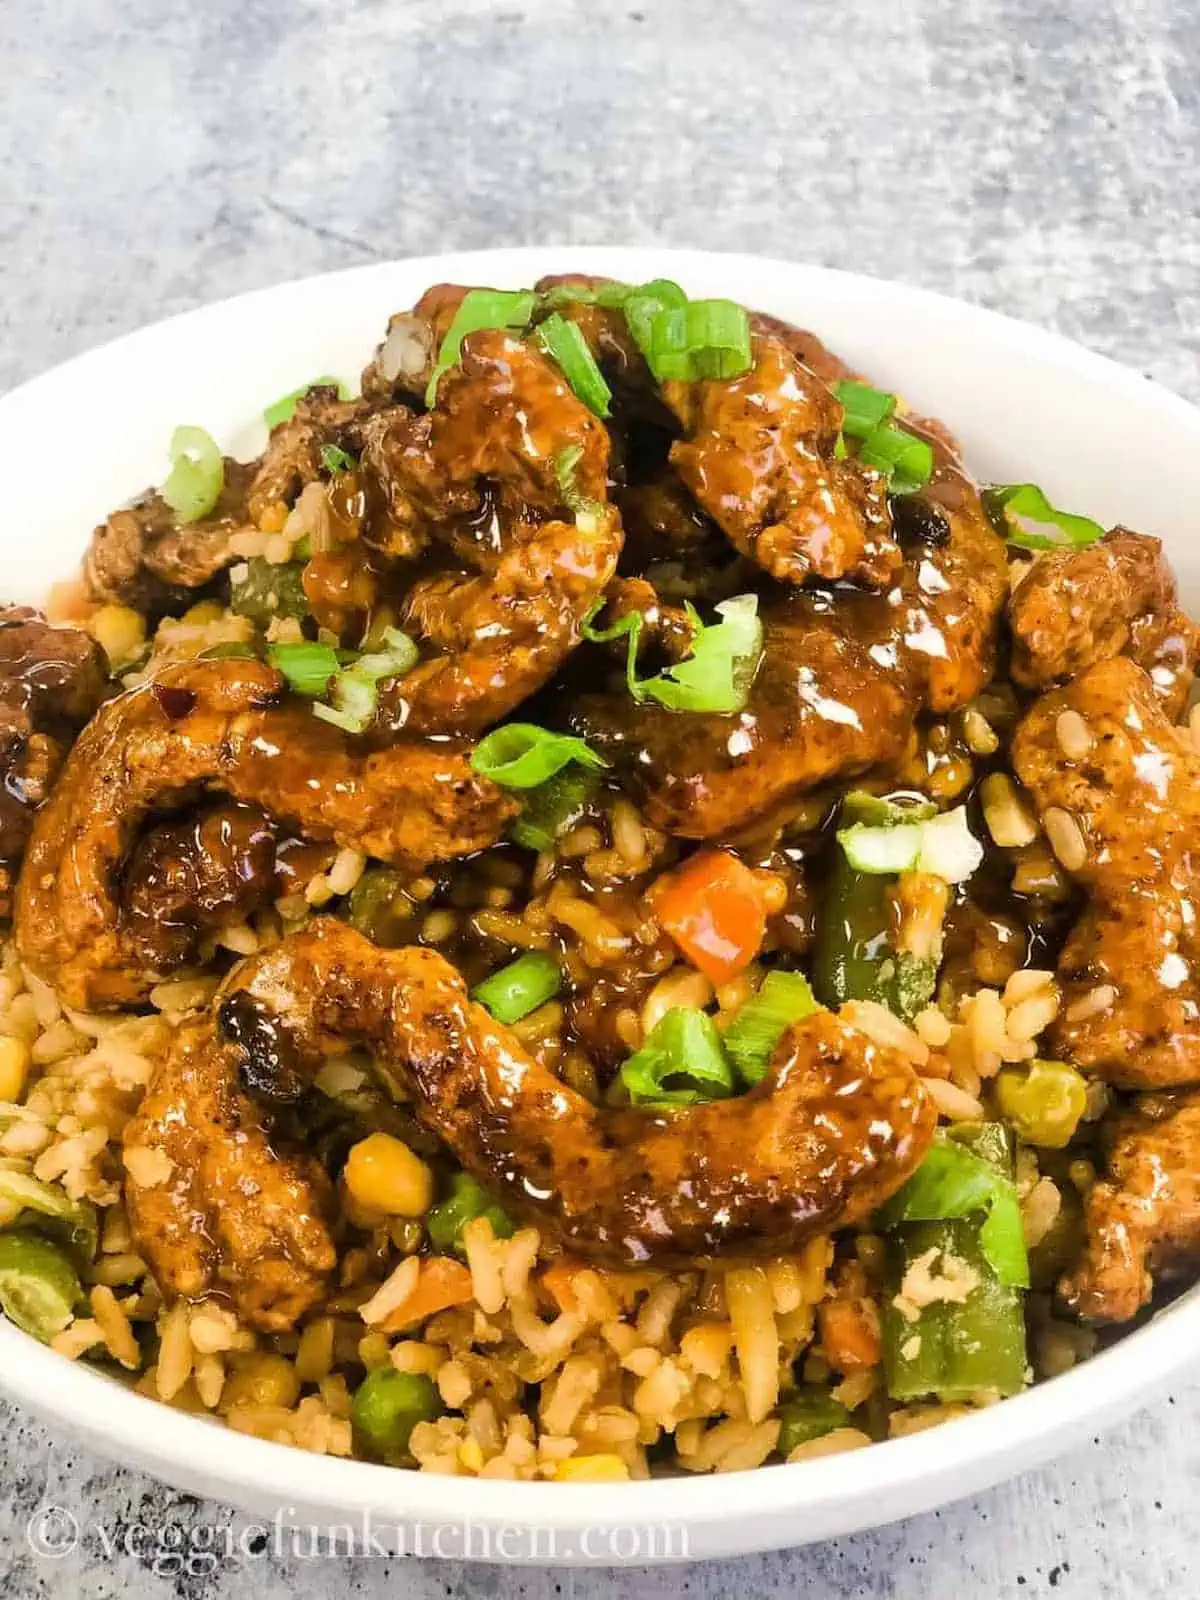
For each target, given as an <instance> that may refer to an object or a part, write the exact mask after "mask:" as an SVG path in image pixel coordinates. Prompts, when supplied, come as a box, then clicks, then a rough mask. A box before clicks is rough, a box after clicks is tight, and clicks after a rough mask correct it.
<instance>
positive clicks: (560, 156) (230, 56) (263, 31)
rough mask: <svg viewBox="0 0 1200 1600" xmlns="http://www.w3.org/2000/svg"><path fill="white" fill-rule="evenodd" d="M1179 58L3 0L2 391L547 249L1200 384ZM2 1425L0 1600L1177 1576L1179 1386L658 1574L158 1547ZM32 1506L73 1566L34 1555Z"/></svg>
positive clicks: (881, 8) (1101, 5) (1148, 7)
mask: <svg viewBox="0 0 1200 1600" xmlns="http://www.w3.org/2000/svg"><path fill="white" fill-rule="evenodd" d="M1198 49H1200V14H1198V13H1197V11H1196V8H1195V7H1194V6H1193V5H1192V4H1191V0H954V3H950V0H840V3H839V4H836V5H830V4H827V3H824V0H822V3H818V0H760V3H757V4H755V3H751V0H605V3H603V4H600V3H594V0H205V3H203V4H196V3H195V0H186V3H185V0H3V3H2V4H0V84H2V86H3V88H2V93H0V244H2V249H0V320H2V325H3V339H2V340H0V388H4V387H7V386H9V385H10V384H14V383H17V382H19V381H20V380H21V379H23V378H26V377H31V376H32V375H33V374H35V373H36V372H39V371H41V370H42V369H44V368H46V367H48V366H51V365H52V364H54V363H55V362H58V361H60V360H62V359H64V358H65V357H67V356H70V355H73V354H75V353H76V352H77V351H80V350H83V349H86V348H87V347H88V346H90V345H94V344H96V343H98V342H100V341H102V340H105V339H109V338H111V337H113V336H114V335H116V334H119V333H122V332H125V331H126V330H128V329H132V328H135V327H137V326H139V325H140V324H142V323H146V322H150V321H153V320H155V319H157V318H159V317H162V316H164V315H166V314H168V313H170V312H173V311H178V310H182V309H185V308H188V307H191V306H195V305H199V304H201V303H202V302H204V301H207V300H214V299H218V298H221V297H223V296H225V295H229V294H234V293H237V292H238V291H240V290H244V289H249V288H253V287H258V286H259V285H264V284H270V283H273V282H277V281H280V280H282V279H285V278H291V277H298V276H301V275H304V274H307V273H312V272H318V271H322V270H325V269H328V268H333V267H339V266H346V265H353V264H355V263H358V262H363V261H371V260H377V259H379V260H381V259H385V258H387V257H392V256H404V255H414V254H421V253H425V252H430V251H436V250H442V249H463V248H470V247H475V246H485V245H496V244H533V243H545V242H555V241H561V242H563V243H601V242H603V243H637V244H650V243H664V244H675V245H699V246H710V247H715V248H725V249H738V250H757V251H761V252H764V253H768V254H771V255H780V256H791V257H794V258H796V259H802V260H809V261H817V262H823V263H826V264H829V265H834V266H840V267H852V268H857V269H860V270H863V271H866V272H870V273H874V274H876V275H878V276H881V277H893V278H899V279H903V280H905V281H908V282H913V283H919V284H923V285H925V286H926V287H929V288H934V289H942V290H946V291H948V292H950V293H952V294H958V295H962V296H965V297H966V298H968V299H974V300H978V301H981V302H983V303H985V304H987V305H990V306H994V307H996V308H998V309H1000V310H1004V311H1008V312H1012V313H1014V314H1016V315H1018V316H1022V317H1025V318H1028V319H1029V320H1031V321H1033V322H1037V323H1041V324H1044V325H1046V326H1049V327H1053V328H1057V329H1059V330H1060V331H1062V332H1063V333H1066V334H1069V335H1071V336H1073V337H1075V338H1077V339H1080V340H1082V341H1083V342H1084V343H1085V344H1089V345H1091V346H1093V347H1094V348H1095V349H1098V350H1102V351H1104V352H1105V353H1107V354H1109V355H1112V356H1115V357H1117V358H1118V359H1120V360H1123V361H1126V362H1129V363H1130V364H1132V365H1134V366H1137V367H1140V368H1141V369H1142V370H1144V371H1146V372H1148V373H1150V374H1152V375H1153V376H1154V377H1156V378H1159V379H1161V380H1162V381H1163V382H1165V383H1167V384H1168V385H1170V386H1171V387H1173V388H1176V389H1177V390H1179V391H1180V392H1182V393H1184V394H1186V395H1188V396H1189V397H1191V398H1193V399H1200V333H1198V322H1200V271H1198V266H1200V162H1198V161H1197V152H1196V144H1197V134H1198V132H1200V88H1198V84H1200V75H1198V74H1197V71H1196V67H1197V52H1198ZM0 448H2V442H0ZM64 450H65V452H66V456H65V460H66V461H67V462H68V463H69V441H64ZM18 532H19V530H16V529H10V530H8V536H9V537H14V536H16V535H17V534H18ZM3 1427H4V1438H5V1456H6V1463H5V1465H6V1470H5V1472H4V1474H3V1480H2V1484H0V1583H2V1584H3V1588H4V1592H5V1594H6V1595H8V1596H9V1597H10V1600H32V1597H34V1596H56V1597H57V1596H64V1597H66V1596H72V1597H74V1596H78V1597H80V1600H85V1597H93V1596H107V1595H124V1594H128V1595H138V1596H146V1597H147V1600H159V1597H165V1596H180V1597H184V1596H187V1597H191V1600H201V1597H204V1600H209V1597H212V1600H243V1597H245V1600H249V1597H251V1596H253V1597H255V1600H265V1597H267V1596H275V1595H285V1594H286V1595H294V1596H299V1597H301V1600H310V1597H311V1600H317V1597H318V1596H326V1595H330V1594H333V1595H356V1596H357V1595H362V1596H376V1595H379V1596H383V1595H385V1594H387V1595H391V1594H403V1595H407V1596H414V1597H418V1600H431V1597H434V1596H443V1595H455V1596H472V1595H479V1596H484V1595H488V1596H491V1595H504V1596H521V1597H527V1600H551V1597H553V1596H557V1595H565V1596H575V1597H578V1600H584V1597H589V1600H590V1597H592V1596H600V1595H602V1594H605V1595H614V1596H625V1595H629V1596H635V1595H636V1596H646V1597H649V1596H664V1597H665V1596H669V1595H676V1594H681V1593H690V1594H693V1595H696V1596H714V1597H715V1596H718V1595H725V1594H728V1593H732V1592H735V1591H740V1592H743V1593H746V1594H754V1595H761V1596H769V1597H775V1596H780V1597H782V1596H785V1595H786V1596H792V1595H813V1596H821V1597H826V1596H841V1595H861V1596H870V1597H875V1600H884V1597H887V1600H916V1597H918V1596H951V1595H952V1596H956V1597H957V1596H976V1595H979V1596H984V1595H988V1596H990V1595H1005V1596H1007V1595H1013V1596H1018V1595H1019V1596H1022V1597H1027V1600H1034V1597H1036V1596H1042V1595H1050V1594H1051V1593H1053V1594H1054V1595H1055V1596H1063V1597H1065V1596H1072V1597H1073V1596H1080V1597H1086V1600H1094V1597H1096V1596H1110V1595H1111V1596H1138V1597H1139V1600H1140V1597H1145V1596H1159V1595H1168V1594H1169V1595H1171V1596H1173V1597H1178V1600H1184V1597H1190V1596H1193V1595H1197V1594H1200V1549H1198V1547H1197V1542H1196V1538H1195V1532H1194V1529H1195V1525H1196V1518H1195V1498H1196V1486H1197V1481H1198V1479H1200V1373H1198V1381H1195V1382H1192V1383H1190V1384H1188V1385H1186V1386H1184V1385H1181V1386H1180V1387H1179V1388H1178V1389H1177V1390H1176V1392H1175V1394H1174V1395H1173V1396H1172V1397H1171V1398H1170V1399H1168V1400H1164V1401H1162V1402H1161V1403H1159V1404H1158V1405H1156V1406H1155V1407H1153V1408H1152V1409H1151V1410H1149V1411H1148V1412H1146V1413H1145V1414H1144V1415H1143V1416H1141V1417H1140V1418H1139V1419H1138V1420H1136V1421H1135V1422H1133V1423H1131V1424H1129V1425H1127V1426H1125V1427H1124V1428H1122V1429H1118V1430H1116V1431H1113V1432H1109V1433H1106V1434H1105V1435H1104V1436H1103V1437H1101V1438H1097V1439H1095V1440H1094V1441H1092V1443H1091V1444H1090V1445H1089V1446H1088V1447H1086V1448H1084V1449H1079V1450H1076V1451H1074V1452H1073V1453H1072V1454H1070V1455H1068V1456H1066V1457H1064V1458H1063V1459H1062V1460H1060V1461H1059V1462H1058V1463H1057V1465H1055V1466H1053V1467H1050V1468H1047V1469H1046V1470H1044V1471H1041V1472H1037V1473H1034V1474H1030V1475H1027V1476H1025V1477H1023V1478H1020V1479H1017V1480H1016V1481H1015V1482H1013V1483H1010V1484H1009V1485H1007V1486H1006V1487H1003V1488H1000V1489H996V1490H994V1491H992V1492H991V1493H989V1494H986V1495H983V1496H981V1497H979V1498H978V1499H976V1500H973V1501H970V1502H965V1503H962V1504H959V1505H956V1506H952V1507H950V1508H948V1509H946V1510H945V1511H943V1512H941V1513H940V1514H935V1515H933V1516H927V1517H921V1518H917V1519H915V1520H913V1521H910V1522H907V1523H903V1524H899V1525H897V1526H893V1527H890V1528H886V1529H883V1530H882V1531H880V1532H877V1533H873V1534H862V1535H859V1536H857V1537H854V1538H848V1539H842V1540H838V1541H836V1542H834V1543H829V1544H825V1545H818V1546H814V1547H811V1548H809V1549H806V1550H800V1551H792V1552H785V1553H783V1554H780V1555H775V1556H763V1557H752V1558H747V1559H745V1560H741V1561H732V1562H726V1563H720V1564H714V1565H709V1566H706V1567H700V1566H692V1567H686V1568H682V1567H681V1568H670V1569H666V1568H664V1569H659V1570H657V1571H648V1570H645V1569H642V1570H638V1569H624V1570H621V1569H606V1570H605V1571H603V1572H599V1571H596V1572H575V1573H567V1572H559V1573H554V1572H537V1571H516V1570H512V1569H508V1570H505V1569H499V1568H484V1567H481V1566H471V1565H462V1564H449V1563H441V1564H439V1563H418V1562H415V1561H396V1560H391V1561H384V1560H374V1561H369V1560H364V1559H359V1560H356V1561H353V1562H350V1561H345V1560H337V1559H333V1558H315V1559H304V1557H303V1554H302V1553H298V1554H287V1555H283V1556H276V1555H274V1554H273V1553H272V1552H271V1551H270V1550H258V1549H256V1548H255V1549H251V1550H250V1551H248V1552H247V1553H246V1554H242V1555H236V1554H235V1555H234V1556H232V1557H229V1558H226V1557H225V1556H223V1555H220V1554H218V1555H217V1556H216V1557H215V1558H213V1559H211V1560H205V1559H201V1560H197V1561H192V1562H191V1563H186V1562H182V1561H180V1560H178V1559H177V1558H173V1557H172V1555H171V1554H170V1551H169V1549H167V1548H166V1547H167V1546H169V1544H170V1541H171V1539H172V1537H176V1538H178V1540H179V1541H180V1542H188V1539H189V1535H190V1530H191V1529H193V1528H195V1527H205V1528H211V1529H214V1530H217V1531H216V1532H215V1533H214V1534H213V1535H212V1538H213V1539H214V1545H213V1548H214V1549H216V1550H218V1551H220V1550H221V1549H222V1548H223V1546H224V1537H223V1535H222V1533H221V1531H220V1530H223V1529H226V1528H228V1527H230V1526H231V1525H236V1520H237V1519H236V1518H234V1514H233V1513H231V1512H230V1511H229V1510H228V1509H227V1508H225V1507H221V1506H215V1505H208V1504H197V1503H196V1502H195V1501H194V1500H192V1499H190V1498H188V1497H185V1496H180V1495H177V1494H175V1493H173V1492H172V1491H170V1490H167V1489H163V1488H161V1487H159V1486H158V1485H156V1484H155V1483H153V1482H151V1481H150V1480H148V1479H145V1478H142V1477H140V1476H138V1475H136V1474H134V1473H131V1472H129V1471H126V1470H123V1469H121V1468H119V1467H114V1466H112V1465H110V1464H109V1463H107V1462H106V1461H104V1460H102V1459H100V1458H99V1457H97V1456H93V1455H90V1454H88V1453H87V1452H86V1451H84V1450H83V1449H81V1448H80V1447H79V1445H78V1444H77V1443H76V1442H75V1441H74V1440H73V1439H72V1438H71V1437H69V1436H68V1435H66V1434H57V1433H56V1434H53V1435H52V1434H50V1433H48V1432H47V1431H46V1430H44V1429H43V1428H41V1427H40V1426H38V1425H37V1424H36V1423H34V1422H33V1421H31V1420H30V1419H29V1418H28V1417H26V1416H23V1415H20V1414H18V1413H17V1412H15V1411H13V1410H12V1409H11V1408H8V1407H4V1408H3ZM47 1505H50V1506H57V1507H62V1508H63V1509H64V1510H65V1511H66V1512H69V1513H70V1515H71V1516H72V1517H74V1518H75V1519H76V1520H77V1521H78V1523H79V1524H80V1526H81V1528H82V1529H83V1531H84V1537H83V1541H82V1544H81V1546H80V1548H79V1549H78V1550H77V1551H76V1552H75V1553H74V1554H72V1555H67V1556H63V1557H61V1558H60V1559H57V1560H53V1559H50V1558H48V1557H45V1556H38V1555H37V1554H35V1553H34V1551H33V1550H31V1548H30V1546H29V1543H28V1541H27V1538H26V1527H27V1523H28V1519H29V1517H30V1515H31V1513H32V1512H34V1511H36V1510H37V1509H38V1508H39V1507H44V1506H47ZM139 1527H140V1528H149V1529H156V1530H163V1529H165V1530H168V1533H167V1535H166V1538H165V1539H159V1540H158V1541H157V1543H155V1542H154V1541H149V1542H148V1541H147V1540H146V1539H140V1540H139V1539H130V1538H129V1537H128V1536H127V1535H128V1530H129V1529H130V1528H139ZM171 1530H173V1531H171ZM192 1548H196V1546H195V1542H194V1541H192ZM133 1550H140V1551H141V1552H142V1553H141V1554H140V1555H138V1554H132V1553H129V1552H130V1551H133ZM108 1551H112V1552H114V1553H113V1554H111V1555H110V1554H107V1553H106V1552H108ZM164 1552H165V1553H164ZM189 1565H190V1566H191V1568H192V1570H191V1571H188V1570H186V1569H187V1567H188V1566H189Z"/></svg>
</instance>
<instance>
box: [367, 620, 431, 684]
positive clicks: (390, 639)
mask: <svg viewBox="0 0 1200 1600" xmlns="http://www.w3.org/2000/svg"><path fill="white" fill-rule="evenodd" d="M381 643H382V644H383V645H384V647H385V648H384V649H382V650H371V651H368V652H367V654H366V655H361V656H359V658H358V660H357V661H355V662H354V667H353V670H354V671H355V672H356V673H358V675H359V676H360V677H363V678H372V679H374V680H375V681H376V682H380V681H382V680H383V679H384V678H402V677H404V675H405V673H406V672H411V671H412V669H413V668H414V667H415V666H416V664H417V662H418V660H419V659H420V654H421V652H420V651H419V650H418V649H417V646H416V644H415V643H414V641H413V640H412V639H410V638H409V636H408V634H406V633H401V631H400V629H399V628H385V629H384V630H383V638H382V640H381Z"/></svg>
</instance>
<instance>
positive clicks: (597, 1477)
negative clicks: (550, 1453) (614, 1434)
mask: <svg viewBox="0 0 1200 1600" xmlns="http://www.w3.org/2000/svg"><path fill="white" fill-rule="evenodd" d="M554 1476H555V1478H556V1479H557V1481H558V1482H559V1483H620V1482H624V1480H625V1479H627V1478H628V1477H629V1468H628V1467H627V1466H626V1465H625V1463H624V1462H623V1461H622V1460H621V1458H620V1456H615V1455H594V1456H569V1457H568V1458H567V1460H566V1461H560V1462H559V1463H558V1465H557V1467H555V1469H554Z"/></svg>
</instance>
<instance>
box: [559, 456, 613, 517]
mask: <svg viewBox="0 0 1200 1600" xmlns="http://www.w3.org/2000/svg"><path fill="white" fill-rule="evenodd" d="M582 460H583V446H582V445H581V444H569V445H565V446H564V447H563V449H561V450H560V451H559V452H558V453H557V455H556V456H555V457H554V479H555V482H556V483H557V484H558V492H559V494H561V495H562V499H563V505H565V506H566V508H567V509H568V511H573V512H574V513H575V521H576V524H577V525H578V526H579V527H580V528H581V529H582V531H584V532H595V531H596V529H597V527H598V524H599V519H600V518H601V517H602V516H603V515H604V507H603V506H602V505H601V503H600V501H599V500H593V499H592V498H591V496H590V495H586V494H584V493H583V492H582V491H581V490H580V488H579V487H578V485H577V484H576V482H575V474H576V472H577V471H578V470H579V463H580V462H581V461H582ZM587 517H590V518H592V520H593V524H594V525H593V526H592V527H590V528H589V527H586V526H585V523H584V519H585V518H587Z"/></svg>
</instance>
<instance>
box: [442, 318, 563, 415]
mask: <svg viewBox="0 0 1200 1600" xmlns="http://www.w3.org/2000/svg"><path fill="white" fill-rule="evenodd" d="M536 304H537V296H536V295H535V294H534V292H533V290H532V289H471V290H470V291H469V292H468V293H467V294H465V295H464V296H463V298H462V304H461V305H460V306H459V308H458V310H457V311H456V312H455V313H454V319H453V321H452V322H451V324H450V326H449V328H448V329H447V330H446V337H445V338H444V339H443V340H442V347H441V349H440V350H439V351H438V358H437V361H436V363H435V364H434V368H433V373H432V375H431V376H430V379H429V384H428V387H427V388H426V390H425V404H426V405H427V406H432V405H433V404H434V402H435V401H436V400H437V390H438V382H439V380H440V378H441V376H442V373H443V372H449V370H450V368H451V367H453V366H457V365H458V361H459V358H460V356H461V355H462V342H463V340H464V339H465V338H466V337H467V335H468V334H469V333H476V332H478V330H479V329H480V328H510V329H512V330H514V331H516V332H521V331H523V330H524V329H525V328H527V327H528V326H529V321H530V318H531V317H532V316H533V312H534V307H535V306H536Z"/></svg>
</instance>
